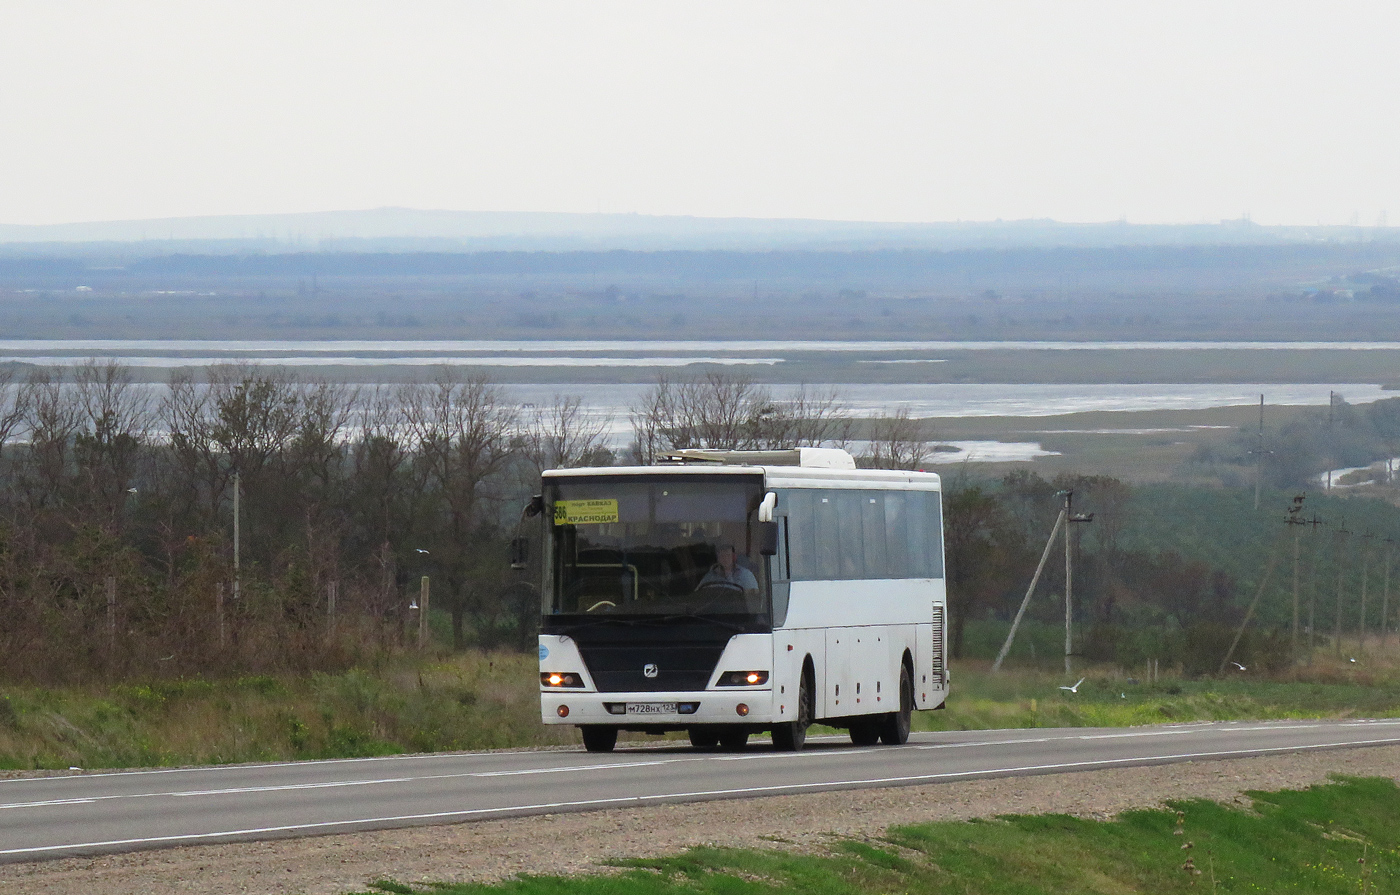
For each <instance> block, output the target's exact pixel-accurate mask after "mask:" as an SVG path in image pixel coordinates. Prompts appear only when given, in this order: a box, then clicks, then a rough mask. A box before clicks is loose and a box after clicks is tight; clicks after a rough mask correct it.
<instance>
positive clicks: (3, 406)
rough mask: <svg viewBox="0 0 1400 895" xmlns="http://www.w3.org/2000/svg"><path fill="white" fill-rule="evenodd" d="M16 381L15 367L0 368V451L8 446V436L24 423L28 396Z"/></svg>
mask: <svg viewBox="0 0 1400 895" xmlns="http://www.w3.org/2000/svg"><path fill="white" fill-rule="evenodd" d="M16 379H18V376H17V375H16V368H15V367H12V366H6V367H0V450H3V449H4V447H5V445H7V444H9V442H10V436H11V435H13V434H14V433H15V431H16V430H18V429H19V426H20V424H21V423H22V422H24V417H25V413H26V407H25V401H26V399H27V398H28V394H27V392H26V391H25V389H24V387H23V386H21V385H19V384H18V383H17V382H16V381H15V380H16Z"/></svg>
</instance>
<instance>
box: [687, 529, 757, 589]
mask: <svg viewBox="0 0 1400 895" xmlns="http://www.w3.org/2000/svg"><path fill="white" fill-rule="evenodd" d="M712 585H713V586H717V587H730V588H734V589H735V590H741V591H743V592H744V595H745V596H752V595H754V594H757V593H758V579H757V578H755V577H754V574H753V572H750V571H749V570H748V569H746V568H744V567H743V566H741V565H739V564H738V562H737V557H736V556H735V551H734V545H733V544H731V543H727V542H726V543H722V544H720V545H719V546H717V547H716V548H715V564H714V565H713V566H711V567H710V571H708V572H706V573H705V577H704V578H701V579H700V584H699V586H698V587H697V588H696V590H703V589H704V588H706V587H710V586H712Z"/></svg>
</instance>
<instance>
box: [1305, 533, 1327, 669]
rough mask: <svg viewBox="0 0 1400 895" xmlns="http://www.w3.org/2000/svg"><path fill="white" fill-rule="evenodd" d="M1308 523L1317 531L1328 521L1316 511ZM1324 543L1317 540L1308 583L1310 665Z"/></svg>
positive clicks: (1314, 646)
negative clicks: (1318, 574)
mask: <svg viewBox="0 0 1400 895" xmlns="http://www.w3.org/2000/svg"><path fill="white" fill-rule="evenodd" d="M1307 524H1308V525H1311V526H1312V529H1313V531H1317V527H1318V526H1319V525H1326V524H1327V523H1325V522H1323V521H1322V520H1321V519H1319V518H1317V514H1316V513H1314V514H1313V517H1312V518H1311V519H1309V520H1308V522H1307ZM1322 545H1323V542H1322V541H1321V540H1319V541H1318V542H1317V547H1316V548H1315V549H1314V550H1313V562H1312V575H1311V578H1312V581H1311V583H1310V584H1309V585H1308V664H1309V665H1311V664H1312V655H1313V650H1314V649H1315V648H1316V646H1317V570H1318V567H1319V566H1321V565H1322Z"/></svg>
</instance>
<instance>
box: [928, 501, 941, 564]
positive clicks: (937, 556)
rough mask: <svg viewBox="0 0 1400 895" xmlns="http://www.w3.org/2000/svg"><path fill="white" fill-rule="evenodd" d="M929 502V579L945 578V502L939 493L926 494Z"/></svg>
mask: <svg viewBox="0 0 1400 895" xmlns="http://www.w3.org/2000/svg"><path fill="white" fill-rule="evenodd" d="M925 497H926V498H927V500H928V507H927V510H926V512H927V513H928V532H927V540H928V565H929V577H931V578H942V577H943V501H942V497H943V495H942V493H941V492H938V491H928V492H925Z"/></svg>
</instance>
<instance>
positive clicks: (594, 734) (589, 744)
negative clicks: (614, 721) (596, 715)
mask: <svg viewBox="0 0 1400 895" xmlns="http://www.w3.org/2000/svg"><path fill="white" fill-rule="evenodd" d="M579 732H580V733H582V734H583V748H585V749H587V750H588V751H589V752H611V751H612V750H613V747H614V746H616V745H617V728H616V727H602V726H599V725H597V724H585V725H584V726H582V727H580V728H579Z"/></svg>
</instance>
